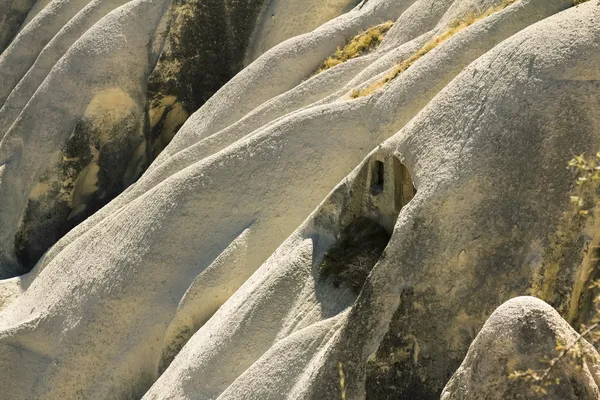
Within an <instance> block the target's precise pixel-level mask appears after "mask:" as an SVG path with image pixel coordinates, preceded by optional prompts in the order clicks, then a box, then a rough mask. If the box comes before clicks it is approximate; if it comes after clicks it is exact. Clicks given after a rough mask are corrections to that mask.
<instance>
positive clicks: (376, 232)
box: [320, 155, 416, 294]
mask: <svg viewBox="0 0 600 400" xmlns="http://www.w3.org/2000/svg"><path fill="white" fill-rule="evenodd" d="M350 193H351V194H350V196H351V199H350V201H349V202H348V203H347V204H345V205H344V207H343V209H342V210H341V215H340V221H341V223H340V225H339V230H338V231H337V232H332V233H333V234H334V235H335V236H336V237H337V240H336V241H335V243H334V244H333V245H332V246H331V247H329V249H328V250H327V251H326V252H325V254H324V256H323V261H322V262H321V265H320V273H321V277H322V278H324V279H326V280H331V282H332V284H333V286H334V287H336V288H337V287H340V286H341V285H344V286H347V287H349V288H350V289H351V290H352V291H353V292H354V293H355V294H358V293H359V292H360V291H361V289H362V287H363V285H364V283H365V281H366V280H367V277H368V276H369V273H370V272H371V270H372V269H373V267H374V266H375V264H377V262H378V261H379V260H380V258H381V256H382V255H383V252H384V250H385V248H386V247H387V245H388V243H389V241H390V239H391V237H392V233H393V230H394V226H395V224H396V220H397V219H398V214H399V213H400V210H401V209H402V208H403V207H404V206H406V205H407V204H408V203H409V202H410V201H411V200H412V198H413V197H414V196H415V194H416V189H415V186H414V184H413V181H412V178H411V175H410V172H409V171H408V168H406V166H404V165H403V164H402V163H401V162H400V160H398V158H396V157H395V156H393V155H378V156H374V157H373V158H372V159H371V160H369V161H368V162H366V163H365V165H364V166H363V169H362V170H361V172H360V173H359V175H358V176H357V178H356V179H355V181H354V184H353V188H352V191H351V192H350Z"/></svg>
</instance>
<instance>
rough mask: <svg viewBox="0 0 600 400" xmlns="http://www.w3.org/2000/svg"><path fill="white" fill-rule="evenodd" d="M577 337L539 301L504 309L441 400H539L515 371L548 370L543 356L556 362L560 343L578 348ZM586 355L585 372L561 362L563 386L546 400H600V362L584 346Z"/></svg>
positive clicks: (521, 300)
mask: <svg viewBox="0 0 600 400" xmlns="http://www.w3.org/2000/svg"><path fill="white" fill-rule="evenodd" d="M577 337H578V335H577V333H576V332H575V331H574V330H573V328H571V327H570V326H569V324H567V322H566V321H565V320H564V319H562V318H561V316H560V315H559V314H558V313H557V312H556V311H555V310H554V309H553V308H552V307H550V306H549V305H548V304H546V303H544V302H543V301H541V300H539V299H537V298H535V297H517V298H514V299H512V300H509V301H507V302H506V303H504V304H503V305H502V306H500V307H498V309H497V310H496V311H494V312H493V313H492V315H491V316H490V318H488V320H487V321H486V323H485V325H484V326H483V328H482V329H481V331H480V332H479V333H478V334H477V337H476V338H475V340H474V341H473V343H472V344H471V347H470V348H469V351H468V353H467V356H466V358H465V360H464V361H463V363H462V364H461V366H460V367H459V369H458V370H457V371H456V372H455V374H454V375H453V376H452V379H450V382H448V384H447V385H446V387H445V388H444V391H443V393H442V396H441V400H458V399H460V400H475V399H485V400H501V399H538V398H540V397H542V395H540V394H536V393H534V392H533V391H532V390H531V387H530V386H531V385H530V384H528V383H526V382H523V381H519V380H508V379H506V377H507V376H508V375H509V374H510V373H511V372H514V371H515V370H526V369H528V368H532V369H544V368H546V367H547V365H546V364H543V363H541V362H540V354H546V355H547V356H548V357H553V356H554V355H555V354H556V352H555V350H554V349H555V347H556V344H557V343H573V342H574V341H575V340H577ZM581 343H582V347H583V349H584V351H585V353H586V357H585V359H584V360H583V365H582V368H581V369H578V368H577V367H575V366H574V365H570V364H569V360H568V359H567V360H564V361H563V362H560V363H559V364H558V365H557V366H556V367H555V370H554V371H553V373H552V378H554V379H556V378H558V379H559V382H558V383H554V384H553V385H551V386H548V387H546V388H545V389H546V390H547V394H546V395H544V396H543V398H545V399H556V400H568V399H597V398H599V397H600V390H598V383H600V375H599V374H598V373H599V372H600V370H599V368H600V363H599V361H600V359H599V358H598V357H599V356H598V353H597V352H596V349H594V347H593V346H592V345H590V344H589V343H588V342H587V341H585V339H584V340H582V342H581Z"/></svg>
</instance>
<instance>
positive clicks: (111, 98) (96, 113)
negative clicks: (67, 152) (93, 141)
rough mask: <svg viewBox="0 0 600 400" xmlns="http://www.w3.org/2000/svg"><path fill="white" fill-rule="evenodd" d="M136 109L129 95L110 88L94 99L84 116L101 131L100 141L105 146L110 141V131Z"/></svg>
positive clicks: (120, 90)
mask: <svg viewBox="0 0 600 400" xmlns="http://www.w3.org/2000/svg"><path fill="white" fill-rule="evenodd" d="M134 109H135V102H134V101H133V99H132V98H131V97H130V96H129V95H128V94H127V93H125V92H124V91H123V90H122V89H120V88H110V89H105V90H102V91H100V92H99V93H97V94H96V95H95V96H94V97H93V98H92V100H91V101H90V103H89V104H88V106H87V108H86V109H85V113H84V115H83V116H84V118H86V119H87V120H89V121H90V122H91V123H92V124H93V125H94V126H96V127H97V128H99V129H100V135H99V140H100V144H101V145H103V144H105V143H107V142H108V141H109V140H110V133H109V132H110V129H111V128H112V127H114V126H116V125H117V124H118V123H119V122H121V121H123V120H124V119H125V118H127V117H128V116H130V115H131V114H133V111H134Z"/></svg>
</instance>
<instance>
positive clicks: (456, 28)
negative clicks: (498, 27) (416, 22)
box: [351, 0, 517, 99]
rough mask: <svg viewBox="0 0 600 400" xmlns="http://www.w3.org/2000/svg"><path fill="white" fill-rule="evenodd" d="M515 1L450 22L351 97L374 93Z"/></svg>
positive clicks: (355, 91)
mask: <svg viewBox="0 0 600 400" xmlns="http://www.w3.org/2000/svg"><path fill="white" fill-rule="evenodd" d="M516 1H517V0H504V1H503V2H502V4H500V5H498V6H495V7H492V8H489V9H488V10H486V11H484V12H480V13H475V12H471V13H469V14H467V15H466V16H465V17H463V18H462V19H459V20H456V21H454V22H453V23H452V24H450V26H449V27H448V29H447V30H446V31H444V33H442V34H440V35H438V36H436V37H434V38H433V39H431V40H430V41H428V42H427V43H425V44H424V45H423V47H421V48H420V49H419V50H418V51H417V52H416V53H415V54H413V55H412V56H410V57H409V58H407V59H406V60H404V61H403V62H402V63H400V64H398V65H396V66H394V68H392V70H391V71H390V72H389V73H388V74H387V75H386V76H385V77H384V78H382V79H380V80H378V81H376V82H373V83H372V84H371V85H369V86H367V87H365V88H363V89H354V90H353V91H352V93H351V97H352V98H355V99H356V98H358V97H362V96H368V95H370V94H373V93H375V92H376V91H377V90H378V89H380V88H382V87H383V86H385V85H386V84H387V83H388V82H390V81H392V80H394V79H396V78H397V77H398V75H400V74H401V73H402V72H404V71H406V70H407V69H408V68H410V67H411V65H413V64H414V63H415V62H416V61H417V60H419V59H420V58H421V57H423V56H424V55H426V54H427V53H429V52H430V51H431V50H433V49H435V48H436V47H438V46H439V45H440V44H442V43H444V42H445V41H447V40H448V39H450V38H451V37H452V36H454V35H456V34H457V33H459V32H460V31H462V30H464V29H466V28H468V27H469V26H471V25H473V24H474V23H475V22H477V21H479V20H482V19H484V18H487V17H489V16H490V15H492V14H494V13H496V12H498V11H501V10H503V9H505V8H506V7H508V6H509V5H511V4H513V3H515V2H516Z"/></svg>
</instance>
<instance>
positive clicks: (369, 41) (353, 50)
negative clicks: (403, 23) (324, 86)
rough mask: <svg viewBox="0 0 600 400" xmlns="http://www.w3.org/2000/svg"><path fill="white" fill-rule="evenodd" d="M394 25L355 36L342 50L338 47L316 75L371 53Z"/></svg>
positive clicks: (368, 30) (386, 23)
mask: <svg viewBox="0 0 600 400" xmlns="http://www.w3.org/2000/svg"><path fill="white" fill-rule="evenodd" d="M393 25H394V23H393V22H392V21H388V22H385V23H383V24H380V25H376V26H373V27H371V28H369V29H367V30H366V31H364V32H361V33H359V34H358V35H356V36H355V37H354V38H352V40H350V42H348V43H347V44H346V45H345V46H344V47H343V48H340V47H338V49H337V51H336V52H335V53H334V54H333V55H332V56H331V57H328V58H327V59H326V60H325V61H323V64H322V65H321V67H320V68H319V70H318V71H317V73H320V72H323V71H326V70H328V69H329V68H333V67H335V66H336V65H338V64H342V63H344V62H346V61H348V60H350V59H352V58H356V57H359V56H361V55H363V54H364V53H366V52H369V51H372V50H373V49H374V48H376V47H377V46H379V44H381V41H382V40H383V37H384V36H385V34H386V33H387V31H389V30H390V28H391V27H392V26H393Z"/></svg>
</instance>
